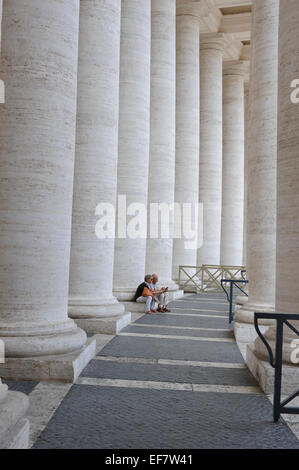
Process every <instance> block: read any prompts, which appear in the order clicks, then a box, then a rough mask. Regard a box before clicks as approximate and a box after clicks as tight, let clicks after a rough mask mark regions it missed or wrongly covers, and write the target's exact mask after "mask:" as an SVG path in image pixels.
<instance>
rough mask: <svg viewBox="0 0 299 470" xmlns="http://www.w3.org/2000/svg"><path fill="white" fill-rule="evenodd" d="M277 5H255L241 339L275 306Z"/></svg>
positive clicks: (265, 1)
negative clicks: (245, 292)
mask: <svg viewBox="0 0 299 470" xmlns="http://www.w3.org/2000/svg"><path fill="white" fill-rule="evenodd" d="M278 5H279V1H278V0H255V1H254V4H253V24H252V45H251V48H252V52H251V60H252V64H251V77H250V108H251V110H250V114H251V120H250V144H249V152H248V176H247V184H248V194H247V198H248V199H247V277H248V280H249V299H248V303H246V305H245V306H244V308H243V309H241V310H240V311H239V312H238V314H237V315H236V317H235V320H236V321H235V334H236V336H237V340H238V341H241V342H248V341H251V340H252V339H253V338H255V337H256V334H255V330H254V327H253V325H252V323H253V316H254V312H257V311H260V312H271V311H273V310H274V306H275V270H276V264H275V258H276V167H277V164H276V160H277V98H276V97H277V61H278ZM266 323H267V322H266Z"/></svg>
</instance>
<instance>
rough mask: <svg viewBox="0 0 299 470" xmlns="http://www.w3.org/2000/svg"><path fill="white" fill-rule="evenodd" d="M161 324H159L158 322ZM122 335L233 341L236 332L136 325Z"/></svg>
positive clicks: (125, 330)
mask: <svg viewBox="0 0 299 470" xmlns="http://www.w3.org/2000/svg"><path fill="white" fill-rule="evenodd" d="M157 323H159V322H157ZM121 332H122V333H144V334H154V335H155V334H156V335H175V336H186V337H188V336H194V337H204V338H224V339H233V338H234V332H233V330H225V331H209V330H195V329H190V330H182V329H180V328H172V327H171V328H167V327H163V326H159V327H152V328H151V327H146V326H144V327H143V326H138V327H137V326H136V325H134V323H133V324H132V325H130V326H127V327H126V328H124V329H123V330H122V331H121Z"/></svg>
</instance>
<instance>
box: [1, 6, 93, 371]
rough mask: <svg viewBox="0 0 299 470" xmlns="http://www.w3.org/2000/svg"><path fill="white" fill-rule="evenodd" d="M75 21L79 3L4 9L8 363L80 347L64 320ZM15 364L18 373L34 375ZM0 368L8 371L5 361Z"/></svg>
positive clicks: (77, 333) (4, 322) (81, 340)
mask: <svg viewBox="0 0 299 470" xmlns="http://www.w3.org/2000/svg"><path fill="white" fill-rule="evenodd" d="M78 20H79V1H78V0H65V1H64V2H61V1H60V0H49V1H47V2H40V0H31V1H30V2H28V1H26V0H10V1H8V2H4V4H3V22H2V38H3V41H2V60H1V78H2V79H3V80H4V82H5V84H6V103H5V104H4V105H1V106H0V136H1V148H0V164H1V178H0V200H1V207H0V212H1V221H2V230H1V233H0V258H1V269H0V272H1V274H0V291H1V296H0V312H1V313H0V339H2V340H4V342H5V346H6V351H5V352H6V357H7V358H8V359H9V358H10V357H13V358H17V357H18V358H23V357H33V356H35V357H43V356H50V355H51V356H53V355H59V354H66V353H73V352H74V351H78V352H79V351H81V348H82V347H83V346H84V345H85V343H86V334H85V332H84V331H83V330H81V329H79V328H78V327H77V325H76V324H75V323H74V321H73V320H71V319H69V318H68V315H67V302H68V283H69V261H70V239H71V212H72V193H73V172H74V148H75V124H76V91H77V57H78V29H79V25H78ZM23 362H24V364H23V366H20V367H18V368H17V367H16V370H15V373H16V374H17V373H18V374H24V376H25V375H26V373H28V374H29V377H33V376H34V374H35V373H36V374H40V373H41V372H40V370H39V368H38V367H36V368H35V369H31V370H30V372H29V371H28V370H26V367H28V368H29V362H30V361H29V362H26V361H23ZM83 365H84V364H83ZM47 367H48V366H47ZM0 369H1V375H2V377H6V375H4V372H5V373H7V374H8V375H9V374H12V373H13V371H12V369H11V368H10V367H9V361H7V362H6V363H5V364H4V365H1V367H0ZM47 370H48V374H49V375H50V372H49V370H50V369H49V367H48V368H47ZM30 374H33V375H30ZM29 377H28V376H27V378H29ZM46 377H47V372H45V376H44V378H46ZM52 377H53V376H52ZM39 378H40V376H39Z"/></svg>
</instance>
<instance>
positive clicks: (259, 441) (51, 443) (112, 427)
mask: <svg viewBox="0 0 299 470" xmlns="http://www.w3.org/2000/svg"><path fill="white" fill-rule="evenodd" d="M171 309H172V312H171V313H170V314H167V315H164V314H157V315H144V316H142V317H140V318H139V319H138V320H137V321H136V322H135V323H132V324H131V325H130V326H128V327H127V328H125V329H124V330H122V331H121V333H120V334H119V335H118V336H116V337H114V338H111V340H110V341H109V339H110V338H108V339H107V344H106V345H105V346H104V348H103V349H101V351H100V352H99V354H98V355H97V356H96V357H95V358H94V359H93V360H92V361H91V362H90V363H89V364H88V366H87V367H86V368H85V370H84V371H83V372H82V374H81V376H80V377H79V379H78V381H77V383H76V384H74V385H69V384H45V383H40V384H33V383H32V384H31V383H29V384H28V383H24V382H22V383H14V382H11V381H10V382H9V383H8V385H9V387H10V388H14V389H15V390H16V389H18V388H19V389H21V390H22V391H24V392H25V393H28V394H30V398H31V399H32V403H33V405H32V406H33V407H34V409H35V410H37V411H36V412H35V413H33V412H32V414H33V416H32V422H33V426H32V431H31V433H32V436H31V443H32V446H33V447H34V448H35V449H62V448H64V449H65V448H71V449H76V448H84V449H86V448H93V449H96V448H99V449H101V448H102V449H140V448H145V449H154V448H160V449H161V448H164V449H176V448H186V449H187V448H188V449H192V448H195V449H204V448H206V449H240V448H241V449H252V448H254V449H271V448H272V449H286V448H288V449H290V448H293V449H299V441H298V440H297V438H296V436H295V435H294V434H293V433H292V431H291V429H290V428H289V427H288V426H287V424H286V423H285V422H284V420H281V421H280V423H278V424H274V423H273V420H272V405H271V403H270V401H269V400H268V398H267V397H266V396H265V395H264V394H263V393H262V392H261V390H260V389H259V387H258V384H257V383H256V381H255V379H254V378H253V377H252V375H251V374H250V372H249V371H248V369H247V368H246V366H245V365H244V362H243V358H242V356H241V354H240V352H239V350H238V348H237V345H236V343H235V342H234V337H233V333H232V331H231V329H230V327H229V325H228V314H227V310H228V306H227V303H226V301H225V297H224V296H223V295H221V294H218V293H217V294H214V295H213V294H207V295H203V294H202V295H192V296H187V297H185V298H184V299H182V300H176V301H175V302H173V303H172V305H171Z"/></svg>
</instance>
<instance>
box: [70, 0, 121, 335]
mask: <svg viewBox="0 0 299 470" xmlns="http://www.w3.org/2000/svg"><path fill="white" fill-rule="evenodd" d="M120 14H121V1H120V0H111V1H110V2H108V3H107V2H103V1H102V0H83V1H81V3H80V34H79V64H78V99H77V134H76V154H75V176H74V196H73V219H72V220H73V221H72V244H71V264H70V296H69V315H70V316H71V317H72V318H74V319H75V320H76V322H77V324H78V325H79V326H81V327H82V328H84V329H85V330H86V331H88V332H98V333H101V332H102V333H104V332H105V333H107V332H110V333H113V332H115V327H116V326H117V321H118V320H119V318H118V317H119V316H120V315H121V314H122V313H123V311H124V306H123V305H122V304H119V303H118V302H117V300H116V299H115V297H114V296H113V295H112V283H113V260H114V238H113V237H114V234H109V235H107V238H104V236H106V235H105V234H104V232H103V234H100V233H99V234H96V232H95V226H96V222H97V217H96V214H95V211H96V208H97V213H98V218H99V219H100V217H102V216H103V215H104V209H105V206H104V204H111V206H112V207H113V208H114V207H115V203H116V188H117V152H118V97H119V96H118V95H119V49H120ZM102 205H103V206H102ZM101 207H102V208H101ZM98 237H99V238H98ZM107 328H108V330H107Z"/></svg>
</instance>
